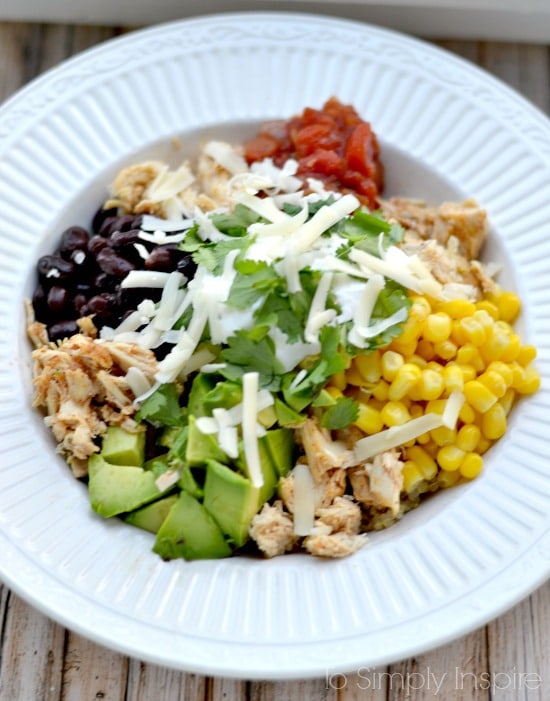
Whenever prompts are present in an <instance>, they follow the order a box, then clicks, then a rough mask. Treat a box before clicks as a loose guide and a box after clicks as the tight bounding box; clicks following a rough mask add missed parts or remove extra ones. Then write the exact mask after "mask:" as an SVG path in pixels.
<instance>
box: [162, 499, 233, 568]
mask: <svg viewBox="0 0 550 701" xmlns="http://www.w3.org/2000/svg"><path fill="white" fill-rule="evenodd" d="M153 552H155V553H157V555H160V556H161V557H162V558H163V559H164V560H172V559H174V558H180V557H182V558H184V559H185V560H201V559H203V560H204V559H215V558H221V557H227V556H228V555H231V548H230V546H229V545H228V543H227V542H226V540H225V538H224V536H223V533H222V531H221V530H220V528H219V527H218V525H217V523H216V521H215V520H214V519H213V518H212V516H211V515H210V514H209V513H208V511H207V510H206V509H205V507H204V506H203V505H202V504H201V503H200V502H198V501H197V500H196V499H195V498H194V497H192V496H191V495H190V494H188V493H187V492H181V494H180V496H179V497H178V499H177V501H176V503H175V504H174V505H173V506H172V508H171V509H170V511H169V512H168V516H167V517H166V518H165V519H164V522H163V524H162V526H161V527H160V529H159V531H158V533H157V539H156V541H155V545H154V546H153Z"/></svg>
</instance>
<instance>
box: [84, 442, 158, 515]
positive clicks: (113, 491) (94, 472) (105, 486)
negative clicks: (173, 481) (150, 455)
mask: <svg viewBox="0 0 550 701" xmlns="http://www.w3.org/2000/svg"><path fill="white" fill-rule="evenodd" d="M88 476H89V480H88V490H89V495H90V503H91V505H92V509H93V510H94V511H95V512H96V513H98V514H99V515H100V516H104V517H105V518H108V517H109V516H116V515H117V514H123V513H126V512H127V511H133V510H134V509H137V508H138V507H140V506H143V505H144V504H148V503H149V502H151V501H154V500H155V499H158V498H159V497H160V496H161V494H162V493H161V492H160V491H159V489H158V487H157V485H156V484H155V479H156V477H155V475H154V474H153V472H149V471H147V470H144V469H143V468H141V467H136V466H134V465H113V464H112V463H108V462H106V460H105V459H104V458H103V457H102V456H101V455H92V457H91V458H90V459H89V461H88Z"/></svg>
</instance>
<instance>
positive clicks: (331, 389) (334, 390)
mask: <svg viewBox="0 0 550 701" xmlns="http://www.w3.org/2000/svg"><path fill="white" fill-rule="evenodd" d="M326 391H327V392H328V394H330V396H331V397H332V398H333V399H340V398H341V397H343V396H344V393H343V392H342V390H341V389H340V388H339V387H335V386H334V385H328V386H327V387H326Z"/></svg>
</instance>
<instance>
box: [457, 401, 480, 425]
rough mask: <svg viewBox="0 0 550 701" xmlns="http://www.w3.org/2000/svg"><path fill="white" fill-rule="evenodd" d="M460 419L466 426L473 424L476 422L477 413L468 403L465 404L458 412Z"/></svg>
mask: <svg viewBox="0 0 550 701" xmlns="http://www.w3.org/2000/svg"><path fill="white" fill-rule="evenodd" d="M458 418H459V419H460V420H461V421H462V422H463V423H465V424H471V423H473V422H474V421H475V418H476V413H475V411H474V410H473V408H472V407H471V406H470V405H469V404H468V402H464V404H463V405H462V407H461V409H460V411H459V412H458Z"/></svg>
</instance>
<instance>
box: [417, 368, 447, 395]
mask: <svg viewBox="0 0 550 701" xmlns="http://www.w3.org/2000/svg"><path fill="white" fill-rule="evenodd" d="M444 388H445V380H444V378H443V375H442V374H441V373H440V372H436V371H435V370H432V369H431V368H426V369H425V370H422V372H421V375H420V377H419V379H418V382H417V385H416V387H415V390H416V391H417V392H418V394H419V395H420V397H419V398H420V399H423V400H426V401H429V400H430V399H439V397H440V396H441V395H442V393H443V389H444Z"/></svg>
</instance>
